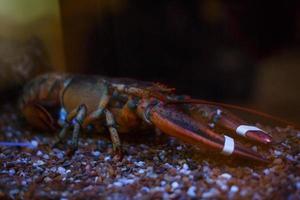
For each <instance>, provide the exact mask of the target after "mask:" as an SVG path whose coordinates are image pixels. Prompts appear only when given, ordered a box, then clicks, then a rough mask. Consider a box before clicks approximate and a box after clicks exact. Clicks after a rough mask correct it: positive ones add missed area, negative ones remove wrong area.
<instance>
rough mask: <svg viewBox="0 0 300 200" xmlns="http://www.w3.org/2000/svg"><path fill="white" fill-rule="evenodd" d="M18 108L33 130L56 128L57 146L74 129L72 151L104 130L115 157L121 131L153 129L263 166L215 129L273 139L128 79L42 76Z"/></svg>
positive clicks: (219, 111) (215, 110) (217, 111)
mask: <svg viewBox="0 0 300 200" xmlns="http://www.w3.org/2000/svg"><path fill="white" fill-rule="evenodd" d="M20 108H21V111H22V113H23V114H24V116H25V118H26V119H27V120H28V122H29V123H30V124H32V125H33V126H35V127H37V128H40V129H44V130H51V131H55V130H58V128H60V129H61V130H60V133H59V135H58V138H59V139H58V141H57V143H59V142H61V141H62V140H63V139H64V138H65V136H66V134H67V132H68V130H69V129H72V131H73V134H72V145H71V149H72V150H73V151H74V150H76V149H77V146H78V137H79V133H80V131H81V130H85V129H88V128H90V127H93V128H94V129H96V130H97V131H99V132H100V131H103V130H105V129H108V131H109V133H110V137H111V140H112V144H113V149H114V150H115V152H116V153H117V154H119V155H121V152H122V150H121V142H120V139H119V133H126V132H127V133H128V132H132V131H136V130H139V131H142V130H145V129H149V128H151V127H153V128H156V129H157V130H160V131H162V132H164V133H166V134H168V135H170V136H174V137H176V138H179V139H180V140H182V141H185V142H187V143H190V144H194V145H197V146H199V147H201V148H208V149H211V150H212V151H217V152H220V153H222V154H224V155H232V156H237V157H242V158H246V159H251V160H255V161H261V162H266V159H265V158H264V157H262V156H261V155H260V154H258V153H257V152H254V151H253V150H251V149H249V148H246V147H244V146H243V145H242V144H240V143H239V142H237V141H235V140H234V139H233V138H232V137H230V136H227V135H220V134H218V133H216V132H215V128H216V127H221V128H222V129H223V130H227V131H228V132H230V133H231V135H233V136H234V137H245V138H247V139H249V140H253V141H255V142H259V143H263V144H268V143H270V142H271V139H272V138H271V136H270V135H269V134H267V133H266V132H265V131H263V130H261V129H259V128H258V127H256V126H252V125H249V124H247V123H246V122H244V121H243V120H242V119H240V118H239V117H237V116H235V115H233V114H232V113H230V112H229V111H227V110H225V109H223V108H222V107H220V106H217V105H213V104H209V103H207V102H205V101H201V100H194V99H191V98H190V97H188V96H178V95H175V93H174V89H173V88H168V87H166V86H164V85H162V84H158V83H151V82H142V81H136V80H132V79H114V78H105V77H101V76H85V75H72V74H58V73H49V74H44V75H41V76H39V77H37V78H35V79H33V80H32V81H31V82H29V83H28V84H27V85H26V86H25V88H24V92H23V95H22V97H21V99H20Z"/></svg>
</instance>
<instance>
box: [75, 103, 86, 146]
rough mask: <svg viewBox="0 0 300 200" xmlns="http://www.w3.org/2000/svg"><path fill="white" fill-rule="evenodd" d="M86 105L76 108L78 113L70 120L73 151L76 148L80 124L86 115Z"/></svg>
mask: <svg viewBox="0 0 300 200" xmlns="http://www.w3.org/2000/svg"><path fill="white" fill-rule="evenodd" d="M86 112H87V109H86V106H85V105H81V106H79V108H78V113H77V115H76V117H75V118H74V120H73V121H72V123H73V124H72V125H73V135H72V151H73V152H74V151H75V150H76V149H77V148H78V137H79V133H80V128H81V124H82V122H83V120H84V118H85V116H86Z"/></svg>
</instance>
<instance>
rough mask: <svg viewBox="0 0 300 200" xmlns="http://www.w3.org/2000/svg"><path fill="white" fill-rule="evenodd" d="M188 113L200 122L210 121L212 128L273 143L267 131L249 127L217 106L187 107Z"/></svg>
mask: <svg viewBox="0 0 300 200" xmlns="http://www.w3.org/2000/svg"><path fill="white" fill-rule="evenodd" d="M187 107H188V112H189V113H190V114H191V116H192V117H193V118H195V119H198V120H202V121H203V119H204V120H205V118H206V121H207V120H208V122H207V123H208V124H209V126H210V127H211V128H214V127H215V125H217V126H220V127H222V128H225V129H227V130H230V131H231V132H234V133H236V134H237V135H239V136H242V137H245V138H248V139H250V140H253V141H256V142H260V143H264V144H268V143H270V142H271V140H272V137H271V136H270V135H269V134H267V133H266V132H265V131H263V130H261V129H259V128H258V127H256V126H253V125H249V124H247V123H246V122H245V121H243V120H242V119H240V118H239V117H237V116H235V115H234V114H232V113H230V112H228V111H226V110H223V109H219V108H218V107H216V106H211V105H187Z"/></svg>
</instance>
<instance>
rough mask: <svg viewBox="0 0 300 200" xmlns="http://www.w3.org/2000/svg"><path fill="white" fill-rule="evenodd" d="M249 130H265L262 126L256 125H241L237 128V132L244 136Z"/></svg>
mask: <svg viewBox="0 0 300 200" xmlns="http://www.w3.org/2000/svg"><path fill="white" fill-rule="evenodd" d="M248 131H262V132H264V131H263V130H261V129H260V128H257V127H256V126H248V125H240V126H238V127H237V128H236V133H237V134H239V135H241V136H244V137H246V133H247V132H248Z"/></svg>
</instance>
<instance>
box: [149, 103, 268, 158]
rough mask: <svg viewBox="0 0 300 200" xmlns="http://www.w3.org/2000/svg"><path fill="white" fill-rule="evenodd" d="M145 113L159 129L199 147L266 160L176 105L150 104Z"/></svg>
mask: <svg viewBox="0 0 300 200" xmlns="http://www.w3.org/2000/svg"><path fill="white" fill-rule="evenodd" d="M145 113H146V114H147V116H146V117H147V118H148V120H149V121H150V122H151V123H153V124H154V125H155V126H156V127H157V128H158V129H160V130H161V131H163V132H165V133H166V134H168V135H171V136H174V137H176V138H179V139H181V140H183V141H185V142H187V143H190V144H195V145H197V146H199V147H203V146H205V148H210V149H211V150H214V151H217V152H221V153H222V154H225V155H233V156H239V157H243V158H247V159H251V160H255V161H260V162H266V159H265V158H263V157H262V156H260V155H259V154H257V153H256V152H254V151H252V150H251V149H248V148H245V147H243V146H242V145H241V144H239V143H237V142H235V141H234V139H233V138H231V137H228V136H221V135H218V134H216V133H215V132H213V131H212V130H211V129H209V128H208V127H207V126H206V125H204V124H202V123H201V122H199V121H196V120H195V119H193V118H192V117H190V116H189V115H187V114H185V113H184V112H181V111H180V110H178V109H177V108H175V107H174V106H170V105H161V104H157V105H155V106H152V107H151V106H148V107H147V109H146V110H145Z"/></svg>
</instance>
